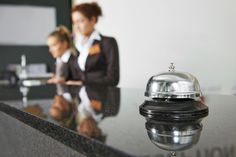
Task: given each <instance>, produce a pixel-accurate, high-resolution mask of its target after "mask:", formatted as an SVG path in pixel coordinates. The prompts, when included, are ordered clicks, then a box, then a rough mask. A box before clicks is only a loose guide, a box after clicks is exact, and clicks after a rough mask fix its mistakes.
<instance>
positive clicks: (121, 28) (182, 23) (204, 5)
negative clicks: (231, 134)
mask: <svg viewBox="0 0 236 157" xmlns="http://www.w3.org/2000/svg"><path fill="white" fill-rule="evenodd" d="M93 1H97V2H98V4H99V5H100V6H101V7H102V9H103V17H102V18H101V19H100V21H99V22H98V24H97V29H98V30H99V31H100V32H101V33H102V34H103V35H109V36H114V37H115V38H116V39H117V41H118V44H119V50H120V51H119V52H120V68H121V79H120V83H119V86H120V87H128V88H145V85H146V83H147V81H148V79H149V78H150V77H151V76H152V75H155V74H158V73H159V72H164V71H167V70H168V67H169V64H170V62H173V63H174V64H175V67H176V71H183V72H189V73H191V74H193V75H194V76H196V77H197V79H198V80H199V83H200V85H201V88H202V90H203V92H212V93H221V94H235V93H236V74H235V68H236V62H235V59H236V53H235V52H236V44H235V41H236V29H235V28H236V18H235V17H236V10H235V7H236V1H234V0H145V1H144V0H129V1H126V0H119V1H115V0H93ZM83 2H92V1H91V0H89V1H88V0H73V1H69V0H61V1H56V0H50V1H46V0H36V1H33V2H32V1H30V0H8V1H6V0H5V1H4V0H0V25H1V29H0V62H1V63H0V70H4V68H5V67H9V63H13V64H17V63H18V64H20V63H21V56H22V54H25V55H26V59H27V64H30V63H37V64H39V63H40V64H45V68H46V72H50V71H52V67H53V64H54V60H53V59H52V57H51V56H50V54H49V53H48V50H47V46H46V38H47V35H48V33H49V32H51V31H52V30H53V29H54V28H55V27H56V26H58V25H61V24H64V25H66V26H67V27H69V28H70V29H72V25H71V18H70V9H71V6H72V5H74V4H78V3H83ZM42 69H43V68H42ZM32 71H33V70H32ZM43 71H45V70H42V72H41V73H43ZM46 72H45V73H46Z"/></svg>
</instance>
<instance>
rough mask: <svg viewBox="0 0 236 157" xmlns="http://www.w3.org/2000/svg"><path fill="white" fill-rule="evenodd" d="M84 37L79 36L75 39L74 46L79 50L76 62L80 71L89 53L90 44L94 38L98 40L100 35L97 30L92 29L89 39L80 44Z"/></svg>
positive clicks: (83, 68)
mask: <svg viewBox="0 0 236 157" xmlns="http://www.w3.org/2000/svg"><path fill="white" fill-rule="evenodd" d="M84 38H85V37H84V36H81V37H79V38H78V39H77V40H76V41H75V47H76V48H77V49H78V50H79V52H80V55H79V57H78V60H77V62H78V64H79V67H80V69H81V70H82V71H84V70H85V64H86V60H87V57H88V54H89V48H90V47H91V46H92V44H93V42H94V40H99V41H100V40H101V36H100V34H99V32H98V31H97V30H94V31H93V33H92V34H91V35H90V37H89V39H88V40H87V41H86V42H85V43H84V44H82V41H83V39H84Z"/></svg>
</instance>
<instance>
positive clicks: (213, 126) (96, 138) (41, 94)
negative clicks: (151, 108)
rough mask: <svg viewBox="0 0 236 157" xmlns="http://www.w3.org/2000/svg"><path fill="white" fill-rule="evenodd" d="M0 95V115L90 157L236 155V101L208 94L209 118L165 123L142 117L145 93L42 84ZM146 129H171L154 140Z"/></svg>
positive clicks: (121, 89)
mask: <svg viewBox="0 0 236 157" xmlns="http://www.w3.org/2000/svg"><path fill="white" fill-rule="evenodd" d="M0 91H1V92H0V102H1V104H0V111H2V112H4V113H7V114H8V115H11V116H12V117H14V118H16V119H18V120H20V121H22V122H24V123H25V124H27V125H29V126H31V127H33V128H35V129H37V130H39V131H40V132H42V133H44V134H46V135H48V136H50V137H52V138H54V139H56V140H57V141H60V142H61V143H63V144H65V146H67V147H70V148H72V149H74V150H76V151H78V152H80V153H82V154H84V155H86V156H91V157H92V156H101V157H104V156H124V157H125V156H127V157H128V156H143V157H166V156H170V155H173V156H180V157H185V156H186V157H187V156H196V157H207V156H210V157H215V156H217V157H218V156H220V157H235V156H236V150H235V148H236V123H235V119H236V114H235V111H236V96H231V95H210V94H205V97H204V103H205V104H206V105H207V106H208V107H209V115H208V116H207V117H204V118H202V119H198V120H196V121H186V122H170V121H169V122H163V121H147V120H146V119H145V117H143V116H142V115H140V113H139V106H140V105H141V104H142V103H143V102H144V100H145V97H144V90H143V89H128V88H115V87H88V86H86V87H78V86H77V87H76V86H64V85H42V86H35V87H19V86H12V87H6V86H5V87H0ZM153 126H154V127H153ZM148 127H153V128H158V129H162V130H163V129H164V130H165V128H167V131H166V132H164V134H165V133H166V135H164V136H163V134H162V135H160V134H155V135H154V136H155V138H156V141H151V139H150V135H149V136H148V131H147V128H148ZM178 127H182V128H184V129H186V132H184V134H183V136H182V137H181V138H180V136H178V135H177V134H176V137H173V136H171V137H170V135H168V129H169V131H170V130H171V129H173V130H175V129H176V128H177V129H178ZM153 128H152V129H153ZM154 131H155V130H154ZM149 133H150V132H149ZM155 133H156V132H155ZM162 133H163V132H162ZM175 133H176V132H175ZM186 133H187V134H188V135H187V134H186ZM170 138H171V139H170ZM152 140H153V139H152ZM155 142H157V143H155ZM173 142H174V143H175V145H173ZM154 143H155V144H154Z"/></svg>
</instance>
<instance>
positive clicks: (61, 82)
mask: <svg viewBox="0 0 236 157" xmlns="http://www.w3.org/2000/svg"><path fill="white" fill-rule="evenodd" d="M47 83H49V84H58V83H59V84H63V83H65V79H64V78H61V79H57V78H56V77H55V76H53V77H52V78H50V79H49V80H48V81H47Z"/></svg>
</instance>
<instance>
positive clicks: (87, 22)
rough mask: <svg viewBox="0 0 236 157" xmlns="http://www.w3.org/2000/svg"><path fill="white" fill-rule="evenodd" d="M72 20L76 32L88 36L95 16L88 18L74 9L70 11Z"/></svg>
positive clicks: (92, 27)
mask: <svg viewBox="0 0 236 157" xmlns="http://www.w3.org/2000/svg"><path fill="white" fill-rule="evenodd" d="M72 22H73V25H74V29H75V31H76V33H79V34H81V35H83V36H90V34H91V33H92V32H93V29H94V26H95V24H96V18H95V17H92V18H91V19H88V18H87V17H86V16H84V15H83V14H82V13H80V12H78V11H76V12H73V13H72Z"/></svg>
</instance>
